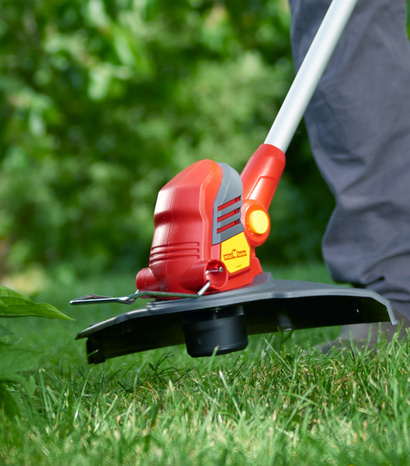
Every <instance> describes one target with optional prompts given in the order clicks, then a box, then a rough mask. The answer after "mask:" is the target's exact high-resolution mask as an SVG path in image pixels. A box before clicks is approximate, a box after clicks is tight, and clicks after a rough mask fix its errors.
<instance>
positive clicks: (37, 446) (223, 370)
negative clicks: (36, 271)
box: [0, 266, 410, 465]
mask: <svg viewBox="0 0 410 466" xmlns="http://www.w3.org/2000/svg"><path fill="white" fill-rule="evenodd" d="M273 273H274V276H275V277H277V278H292V279H310V280H313V281H329V278H328V277H327V274H326V271H325V269H324V268H323V266H309V267H306V266H304V267H297V268H292V269H277V270H274V271H273ZM132 287H133V283H132V277H131V279H130V277H128V276H119V277H107V276H106V277H98V279H90V280H87V281H85V282H83V283H80V284H78V285H77V284H74V283H69V284H67V283H64V281H59V282H54V283H52V282H51V281H50V280H48V281H47V286H45V287H44V289H43V290H42V291H41V292H40V293H39V294H38V296H37V297H36V300H37V301H39V300H42V301H46V302H50V303H51V304H53V305H56V306H57V307H59V308H60V309H61V310H62V311H63V312H65V313H67V314H69V315H70V316H72V317H74V318H76V319H77V321H76V322H74V323H71V322H59V321H48V320H40V319H37V320H35V319H30V321H29V325H26V324H25V323H24V322H23V321H21V320H20V321H18V320H15V321H13V322H12V325H9V324H8V328H11V329H12V330H14V331H15V335H14V341H16V340H17V339H19V340H20V341H19V344H20V345H24V346H26V347H27V346H28V347H30V348H33V349H36V350H39V349H41V350H43V351H44V352H43V354H42V358H41V361H40V368H39V369H37V370H34V371H32V372H31V373H27V374H26V378H27V381H28V382H27V384H26V386H24V387H22V386H18V385H15V386H11V388H12V389H13V391H14V395H15V398H16V399H17V400H18V401H19V405H20V409H21V416H20V417H19V418H15V419H13V420H8V419H6V418H4V417H3V418H1V419H0V464H6V465H11V464H19V465H20V464H23V465H24V464H27V465H29V464H30V465H32V464H40V463H41V464H45V465H47V464H50V465H51V464H75V465H94V464H98V465H104V464H110V465H111V464H153V465H174V464H178V465H180V464H182V465H184V464H187V465H191V464H192V465H208V464H210V465H213V464H221V465H222V464H232V465H242V464H243V465H249V464H250V465H285V464H297V465H312V464H335V465H349V464H354V465H370V464H371V465H408V464H410V460H409V458H410V438H409V433H408V431H409V428H410V374H409V354H410V338H408V339H407V341H404V342H403V341H401V342H400V341H393V342H391V343H387V342H382V343H381V344H380V346H379V348H378V350H377V351H362V352H359V353H352V352H350V351H346V352H344V353H341V352H339V351H337V350H333V352H332V353H331V354H329V355H326V356H324V355H321V354H316V353H309V352H308V351H307V350H308V349H309V348H311V346H312V344H315V343H317V342H319V341H321V340H323V339H327V338H333V337H334V336H335V335H336V334H337V333H338V329H337V328H333V329H315V330H310V331H299V332H293V333H292V334H290V335H280V334H271V335H264V336H253V337H251V338H250V344H249V346H248V348H247V349H246V350H245V351H243V352H238V353H232V354H229V355H224V356H218V357H214V358H201V359H192V358H190V357H189V356H187V354H186V350H185V348H184V347H182V346H178V347H173V348H166V349H163V350H155V351H149V352H146V353H139V354H135V355H129V356H126V357H122V358H117V359H113V360H110V361H107V362H106V363H104V364H102V365H98V366H93V367H90V366H87V364H86V360H85V353H84V347H83V342H81V341H80V342H77V341H74V337H75V335H76V333H77V332H78V331H79V330H82V329H83V328H85V327H86V326H87V325H88V324H89V323H91V322H95V321H99V320H101V319H105V318H108V317H110V316H112V315H115V314H119V313H122V312H125V311H127V310H129V308H128V307H124V306H120V305H117V306H115V305H113V306H106V307H104V308H103V307H101V308H98V307H94V306H92V307H81V308H80V307H77V308H72V309H70V308H69V307H68V306H67V302H68V300H69V299H70V298H73V297H76V296H79V295H81V294H85V293H87V292H96V293H107V294H127V293H128V292H131V291H132ZM20 291H24V290H20Z"/></svg>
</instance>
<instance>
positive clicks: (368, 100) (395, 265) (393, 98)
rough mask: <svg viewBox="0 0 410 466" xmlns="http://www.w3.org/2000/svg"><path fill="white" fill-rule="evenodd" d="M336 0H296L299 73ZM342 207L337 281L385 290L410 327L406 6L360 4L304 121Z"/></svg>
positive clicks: (335, 253)
mask: <svg viewBox="0 0 410 466" xmlns="http://www.w3.org/2000/svg"><path fill="white" fill-rule="evenodd" d="M330 3H331V0H290V5H291V12H292V29H291V41H292V50H293V55H294V61H295V65H296V67H299V66H300V64H301V62H302V60H303V58H304V56H305V54H306V51H307V49H308V47H309V45H310V43H311V41H312V39H313V36H314V34H315V32H316V31H317V29H318V27H319V25H320V23H321V21H322V19H323V16H324V14H325V12H326V10H327V8H328V7H329V5H330ZM305 123H306V127H307V130H308V135H309V139H310V143H311V147H312V151H313V154H314V156H315V159H316V162H317V164H318V167H319V169H320V171H321V173H322V175H323V177H324V178H325V180H326V181H327V183H328V185H329V187H330V189H331V191H332V193H333V194H334V196H335V201H336V207H335V210H334V212H333V214H332V217H331V219H330V221H329V224H328V227H327V230H326V233H325V236H324V239H323V245H322V248H323V255H324V259H325V262H326V264H327V266H328V269H329V272H330V274H331V276H332V277H333V279H335V280H336V281H339V282H348V283H352V284H353V285H355V286H358V287H365V288H369V289H372V290H374V291H377V292H378V293H380V294H381V295H383V296H384V297H386V298H388V299H389V300H390V301H391V302H392V305H393V309H394V310H395V312H396V313H397V317H398V318H399V319H400V320H402V321H403V322H404V324H405V325H406V322H407V325H409V323H410V45H409V41H408V38H407V35H406V2H405V0H371V1H369V0H359V2H358V5H357V6H356V9H355V11H354V12H353V16H352V18H351V20H350V22H349V23H348V25H347V27H346V30H345V32H344V34H343V37H342V39H341V41H340V43H339V44H338V46H337V49H336V51H335V53H334V55H333V57H332V59H331V61H330V63H329V65H328V68H327V70H326V72H325V74H324V76H323V78H322V79H321V81H320V83H319V86H318V89H317V91H316V93H315V95H314V96H313V99H312V102H311V104H310V105H309V108H308V110H307V112H306V115H305Z"/></svg>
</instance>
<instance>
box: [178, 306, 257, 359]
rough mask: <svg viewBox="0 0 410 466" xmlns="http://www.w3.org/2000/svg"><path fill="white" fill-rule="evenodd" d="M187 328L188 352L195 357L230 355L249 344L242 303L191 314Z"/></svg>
mask: <svg viewBox="0 0 410 466" xmlns="http://www.w3.org/2000/svg"><path fill="white" fill-rule="evenodd" d="M183 329H184V334H185V343H186V347H187V351H188V354H189V355H190V356H192V357H193V358H198V357H202V356H212V354H213V353H214V351H215V348H217V350H216V354H226V353H231V352H233V351H239V350H243V349H245V348H246V347H247V346H248V334H247V331H246V322H245V314H244V312H243V308H242V306H233V307H226V308H214V309H212V310H209V311H206V312H196V313H192V314H189V316H187V317H186V318H185V320H184V323H183Z"/></svg>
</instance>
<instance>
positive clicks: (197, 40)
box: [0, 0, 333, 276]
mask: <svg viewBox="0 0 410 466" xmlns="http://www.w3.org/2000/svg"><path fill="white" fill-rule="evenodd" d="M289 23H290V17H289V10H288V5H287V2H286V0H236V1H234V0H225V1H222V0H221V1H213V0H212V1H211V0H175V1H172V2H168V1H164V0H115V1H114V0H109V1H103V0H2V1H1V3H0V116H1V120H2V124H1V125H0V276H1V275H2V274H5V273H7V272H12V271H21V270H22V269H25V268H27V267H30V264H35V263H37V264H38V263H39V264H43V265H44V266H47V267H49V266H53V265H56V264H61V263H64V264H70V267H72V268H73V270H75V272H76V273H78V274H84V273H88V274H92V273H93V270H95V269H98V270H99V271H102V270H107V269H110V270H115V269H118V268H122V269H124V268H125V269H132V270H134V271H137V270H138V269H139V268H140V267H141V266H144V265H146V263H147V261H148V253H149V246H150V242H151V237H152V232H153V224H152V212H153V208H154V205H155V199H156V194H157V192H158V190H159V189H160V188H161V187H162V186H163V185H164V184H165V183H166V182H167V181H168V180H169V179H170V178H171V177H173V176H174V175H175V174H176V173H177V172H178V171H180V170H181V169H183V168H185V167H186V166H188V165H189V164H191V163H193V162H194V161H196V160H199V159H203V158H211V159H213V160H216V161H224V162H227V163H229V164H230V165H232V166H233V167H234V168H236V169H237V170H238V171H241V170H242V168H243V167H244V165H245V163H246V161H247V159H248V158H249V157H250V155H251V154H252V153H253V152H254V150H256V148H257V147H258V145H259V144H260V143H262V142H263V140H264V138H265V136H266V134H267V132H268V130H269V128H270V125H271V124H272V121H273V119H274V116H275V114H276V112H277V111H278V108H279V106H280V103H281V102H282V100H283V98H284V96H285V95H286V92H287V90H288V87H289V85H290V82H291V80H292V78H293V74H294V71H293V64H292V60H291V51H290V43H289ZM332 204H333V201H332V198H331V196H330V194H329V193H328V191H327V188H326V187H325V185H324V183H323V181H322V180H321V177H320V175H319V174H318V171H317V169H316V167H315V165H314V162H313V160H312V157H311V154H310V149H309V144H308V142H307V139H306V135H305V132H304V130H303V128H301V129H300V130H299V131H298V133H297V135H296V136H295V138H294V141H293V143H292V145H291V147H290V149H289V151H288V167H287V169H286V173H285V175H284V177H283V180H282V182H281V184H280V186H279V189H278V191H277V195H276V199H275V200H274V201H273V204H272V208H271V214H272V224H273V228H272V233H271V235H270V239H269V241H268V243H267V244H266V245H265V246H263V247H262V250H261V252H260V254H259V255H260V256H261V257H262V258H263V260H264V261H266V262H271V263H286V262H290V261H304V260H311V259H317V258H320V238H321V235H322V233H323V231H324V228H325V225H326V221H327V218H328V217H329V213H330V211H331V208H332Z"/></svg>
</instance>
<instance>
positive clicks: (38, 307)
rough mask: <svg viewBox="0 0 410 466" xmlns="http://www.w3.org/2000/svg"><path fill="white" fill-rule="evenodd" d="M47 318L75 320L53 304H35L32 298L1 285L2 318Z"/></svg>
mask: <svg viewBox="0 0 410 466" xmlns="http://www.w3.org/2000/svg"><path fill="white" fill-rule="evenodd" d="M29 316H30V317H46V318H48V319H65V320H74V319H72V318H71V317H68V316H66V315H65V314H63V313H62V312H61V311H59V310H58V309H56V308H55V307H54V306H52V305H51V304H46V303H35V302H33V301H31V299H30V298H28V297H27V296H24V295H22V294H20V293H17V292H16V291H14V290H11V289H10V288H7V287H6V286H2V285H0V317H29Z"/></svg>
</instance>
